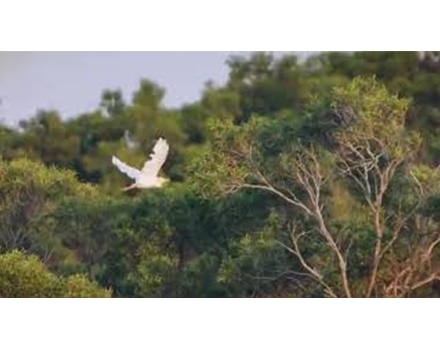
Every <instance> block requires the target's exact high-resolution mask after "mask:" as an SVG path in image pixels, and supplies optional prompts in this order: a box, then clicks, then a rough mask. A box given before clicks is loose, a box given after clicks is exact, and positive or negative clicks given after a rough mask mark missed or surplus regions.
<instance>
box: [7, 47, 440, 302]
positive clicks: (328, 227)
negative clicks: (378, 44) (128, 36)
mask: <svg viewBox="0 0 440 350" xmlns="http://www.w3.org/2000/svg"><path fill="white" fill-rule="evenodd" d="M225 64H226V65H227V67H228V79H227V82H226V83H225V84H224V85H222V86H219V85H216V84H215V83H213V82H211V81H209V78H210V77H206V79H207V83H206V85H205V86H204V89H203V93H202V95H201V97H200V99H199V100H198V101H197V102H195V103H191V104H186V105H184V106H182V107H180V108H166V107H165V106H164V104H163V98H164V96H165V94H166V91H165V89H164V88H162V87H161V86H159V85H158V84H157V83H156V82H154V81H151V80H148V77H145V79H140V81H139V86H138V88H137V90H136V92H135V93H134V94H133V96H123V94H122V93H121V91H120V90H111V89H109V90H105V91H103V92H102V97H101V103H100V105H98V106H96V109H95V110H94V111H88V112H84V113H83V114H81V115H78V116H76V117H74V118H64V117H63V116H62V115H60V113H59V112H57V111H52V110H40V111H38V112H36V114H35V116H34V117H33V118H31V119H29V120H23V121H21V122H20V125H19V127H17V128H12V127H8V126H6V124H4V125H1V126H0V297H96V298H104V297H122V298H144V297H150V298H151V297H173V298H178V297H185V298H193V297H205V298H213V297H217V298H219V297H221V298H225V297H235V298H237V297H245V298H248V297H249V298H250V297H292V298H296V297H298V298H301V297H308V298H324V297H356V298H368V297H379V298H383V297H393V298H397V297H439V296H440V52H351V53H346V52H321V53H318V54H315V55H313V56H310V57H307V58H306V59H300V58H299V57H298V56H295V55H294V54H286V55H284V56H281V57H277V58H276V57H275V56H274V55H273V54H271V53H264V52H257V53H253V54H252V55H250V56H246V57H245V56H231V57H230V58H229V59H228V61H227V62H225ZM127 131H128V132H129V134H130V135H131V138H132V142H133V143H134V144H135V146H132V145H129V144H128V143H127V140H126V138H125V137H124V136H125V135H127ZM160 137H163V138H165V139H166V140H167V141H168V143H169V145H170V152H169V156H168V159H167V161H166V163H165V165H164V167H163V169H162V175H163V176H165V177H167V178H169V179H170V182H169V183H167V184H166V185H165V186H164V187H163V188H157V189H147V190H138V189H137V190H133V191H129V192H122V191H121V188H122V187H124V186H126V185H128V184H130V183H131V181H130V179H128V178H127V177H126V176H124V175H123V174H121V173H120V172H119V171H118V170H117V169H116V168H115V167H114V166H113V165H112V163H111V158H112V155H117V156H118V157H120V158H121V159H123V160H124V161H126V162H127V163H128V164H131V165H132V166H136V167H138V168H141V167H142V165H143V164H144V162H145V160H146V159H147V157H148V154H149V153H150V152H151V149H152V148H153V145H154V143H155V142H156V140H157V139H159V138H160ZM129 146H132V147H129Z"/></svg>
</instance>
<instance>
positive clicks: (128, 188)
mask: <svg viewBox="0 0 440 350" xmlns="http://www.w3.org/2000/svg"><path fill="white" fill-rule="evenodd" d="M134 187H135V184H132V185H130V186H127V187H124V188H122V192H127V191H130V190H131V189H133V188H134Z"/></svg>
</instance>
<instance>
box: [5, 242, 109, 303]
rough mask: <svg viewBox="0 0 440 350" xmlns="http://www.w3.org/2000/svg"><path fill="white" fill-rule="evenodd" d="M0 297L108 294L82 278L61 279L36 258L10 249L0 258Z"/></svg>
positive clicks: (90, 296)
mask: <svg viewBox="0 0 440 350" xmlns="http://www.w3.org/2000/svg"><path fill="white" fill-rule="evenodd" d="M0 297H2V298H80V297H81V298H105V297H110V292H109V291H107V290H105V289H102V288H100V287H98V286H97V285H96V284H95V283H93V282H90V281H88V280H87V279H85V278H84V277H83V276H79V275H77V276H70V277H67V278H62V277H58V276H56V275H54V274H53V273H51V272H50V271H49V270H48V269H47V267H46V266H45V265H44V264H43V263H42V262H41V261H40V260H39V259H38V258H37V257H36V256H32V255H31V256H26V255H25V254H24V253H22V252H19V251H17V250H14V251H12V252H10V253H7V254H2V255H0Z"/></svg>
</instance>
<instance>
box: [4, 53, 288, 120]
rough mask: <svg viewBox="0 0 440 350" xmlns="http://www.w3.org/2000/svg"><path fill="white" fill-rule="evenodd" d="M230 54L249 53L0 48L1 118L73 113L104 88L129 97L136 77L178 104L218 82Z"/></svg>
mask: <svg viewBox="0 0 440 350" xmlns="http://www.w3.org/2000/svg"><path fill="white" fill-rule="evenodd" d="M231 54H241V55H248V54H249V53H246V52H232V51H229V52H226V51H223V52H2V53H0V98H1V101H2V103H1V105H0V120H3V121H4V122H6V123H7V124H16V123H17V122H18V121H19V120H21V119H26V118H29V117H32V116H34V115H35V112H36V111H37V109H56V110H58V111H60V113H61V115H62V116H63V117H72V116H75V115H77V114H79V113H81V112H85V111H89V110H93V109H95V108H97V107H98V105H99V101H100V97H101V93H102V91H103V90H104V89H106V88H109V89H117V88H120V89H121V90H122V91H123V93H124V97H125V99H126V100H131V96H132V93H133V91H134V90H136V89H137V87H138V84H139V81H140V79H141V78H148V79H152V80H154V81H155V82H157V83H158V84H159V85H161V86H162V87H164V88H165V89H166V91H167V92H166V96H165V100H164V103H165V105H166V106H169V107H177V106H180V105H181V104H182V103H186V102H192V101H195V100H197V99H198V98H199V97H200V93H201V91H202V90H203V87H204V83H205V82H206V81H208V80H213V81H214V82H215V83H217V84H223V83H224V82H225V81H226V79H227V67H226V65H225V61H226V59H227V58H228V57H229V56H230V55H231ZM276 55H277V56H278V55H281V53H276Z"/></svg>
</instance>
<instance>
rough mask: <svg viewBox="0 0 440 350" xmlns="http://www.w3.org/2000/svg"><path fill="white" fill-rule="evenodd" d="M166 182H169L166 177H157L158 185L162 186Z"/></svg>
mask: <svg viewBox="0 0 440 350" xmlns="http://www.w3.org/2000/svg"><path fill="white" fill-rule="evenodd" d="M167 182H170V179H167V178H166V177H159V186H160V187H162V186H163V185H165V184H166V183H167Z"/></svg>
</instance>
